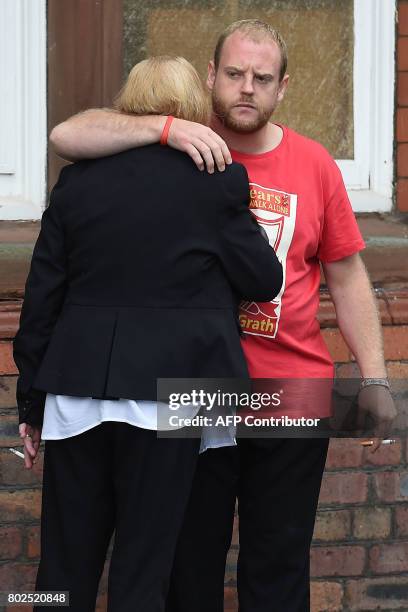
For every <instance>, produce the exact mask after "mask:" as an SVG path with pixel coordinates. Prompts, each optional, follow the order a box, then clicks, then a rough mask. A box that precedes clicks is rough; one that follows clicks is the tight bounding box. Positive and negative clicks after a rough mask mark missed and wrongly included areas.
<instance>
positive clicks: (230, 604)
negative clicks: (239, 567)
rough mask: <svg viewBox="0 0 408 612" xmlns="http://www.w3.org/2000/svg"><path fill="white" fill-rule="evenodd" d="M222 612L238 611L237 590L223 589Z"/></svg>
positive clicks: (231, 588)
mask: <svg viewBox="0 0 408 612" xmlns="http://www.w3.org/2000/svg"><path fill="white" fill-rule="evenodd" d="M224 611H225V612H237V611H238V597H237V589H236V588H235V587H225V589H224Z"/></svg>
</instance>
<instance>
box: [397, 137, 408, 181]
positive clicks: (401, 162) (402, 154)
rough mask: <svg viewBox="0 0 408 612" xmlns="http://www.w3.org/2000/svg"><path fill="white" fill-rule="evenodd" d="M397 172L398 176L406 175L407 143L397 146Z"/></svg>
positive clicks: (407, 161)
mask: <svg viewBox="0 0 408 612" xmlns="http://www.w3.org/2000/svg"><path fill="white" fill-rule="evenodd" d="M397 173H398V177H407V176H408V144H407V143H403V144H399V145H398V146H397Z"/></svg>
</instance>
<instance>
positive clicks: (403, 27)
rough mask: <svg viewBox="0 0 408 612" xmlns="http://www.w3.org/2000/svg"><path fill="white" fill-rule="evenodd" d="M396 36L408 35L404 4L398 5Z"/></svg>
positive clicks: (407, 19) (406, 6)
mask: <svg viewBox="0 0 408 612" xmlns="http://www.w3.org/2000/svg"><path fill="white" fill-rule="evenodd" d="M398 34H399V35H400V36H404V35H405V36H406V35H408V4H407V3H405V2H399V4H398Z"/></svg>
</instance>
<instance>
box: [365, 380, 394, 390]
mask: <svg viewBox="0 0 408 612" xmlns="http://www.w3.org/2000/svg"><path fill="white" fill-rule="evenodd" d="M371 385H379V386H380V387H386V388H387V389H390V388H391V387H390V383H389V382H388V378H363V380H362V381H361V383H360V391H361V389H364V387H370V386H371Z"/></svg>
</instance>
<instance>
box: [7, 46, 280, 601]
mask: <svg viewBox="0 0 408 612" xmlns="http://www.w3.org/2000/svg"><path fill="white" fill-rule="evenodd" d="M116 107H117V108H118V109H119V110H121V111H126V112H128V113H136V114H149V113H154V114H157V113H160V114H164V115H167V116H168V117H169V119H168V120H167V121H166V129H165V130H164V134H163V136H162V143H163V144H165V141H166V134H167V133H168V130H169V129H171V117H172V116H174V117H179V118H183V119H188V120H190V121H201V122H204V121H206V117H207V102H206V97H205V93H204V91H203V87H202V85H201V83H200V80H199V77H198V75H197V73H196V71H195V70H194V68H193V67H192V66H191V65H190V64H189V63H188V62H187V61H186V60H185V59H183V58H172V57H167V56H166V57H155V58H151V59H148V60H144V61H143V62H140V63H139V64H137V65H136V66H135V67H134V68H133V69H132V71H131V73H130V75H129V77H128V80H127V82H126V84H125V86H124V88H123V90H122V91H121V92H120V94H119V96H118V98H117V101H116ZM281 281H282V271H281V266H280V264H279V263H278V261H277V259H276V256H275V253H274V251H273V250H272V249H271V248H270V247H269V246H268V244H267V243H266V242H265V241H264V239H263V238H262V236H261V234H260V232H259V230H258V228H257V226H256V225H255V224H254V223H253V222H252V220H251V217H250V213H249V211H248V181H247V175H246V172H245V170H244V168H243V167H242V166H240V165H238V164H232V165H231V166H229V167H228V168H227V170H226V171H225V172H224V173H215V174H214V175H213V176H210V175H208V174H207V173H202V172H199V171H198V170H197V168H196V167H195V165H194V163H193V162H192V160H191V159H190V158H189V157H188V156H186V155H184V154H183V153H180V152H178V151H175V150H172V149H170V148H168V147H166V146H161V145H151V146H147V147H144V148H139V149H132V150H128V151H125V152H123V153H120V154H117V155H112V156H110V157H105V158H100V159H97V160H87V161H81V162H78V163H75V164H73V165H71V166H68V167H66V168H64V169H63V170H62V172H61V175H60V178H59V180H58V183H57V185H56V186H55V188H54V190H53V192H52V195H51V201H50V205H49V207H48V208H47V210H46V211H45V213H44V215H43V219H42V227H41V233H40V235H39V238H38V241H37V244H36V246H35V250H34V254H33V259H32V265H31V270H30V274H29V277H28V280H27V284H26V293H25V300H24V305H23V309H22V315H21V321H20V329H19V331H18V334H17V336H16V339H15V344H14V356H15V361H16V363H17V366H18V368H19V372H20V376H19V379H18V386H17V401H18V409H19V423H20V435H21V436H22V437H23V438H24V444H25V457H26V458H25V463H26V467H27V468H31V466H32V462H33V460H34V458H35V456H36V454H37V452H38V446H39V443H40V439H41V437H42V438H43V439H44V440H45V454H44V479H43V505H42V518H41V529H42V534H41V547H42V551H41V562H40V566H39V571H38V576H37V583H36V589H37V590H42V591H52V590H54V591H69V594H70V610H73V611H76V612H88V611H89V612H91V611H93V610H94V609H95V600H96V594H97V589H98V583H99V579H100V576H101V573H102V570H103V566H104V562H105V558H106V553H107V549H108V545H109V541H110V539H111V536H112V534H113V532H115V537H114V545H113V549H112V557H111V562H110V571H109V592H108V610H109V611H110V612H128V611H132V612H133V611H134V610H141V611H143V612H161V611H163V610H164V602H165V597H166V593H167V589H168V583H169V576H170V571H171V565H172V560H173V556H174V551H175V545H176V540H177V535H178V533H179V530H180V527H181V522H182V518H183V513H184V510H185V507H186V503H187V499H188V495H189V491H190V488H191V482H192V478H193V473H194V467H195V463H196V459H197V455H198V448H199V441H198V440H195V439H174V438H172V439H163V438H158V437H157V432H156V431H155V430H156V427H157V405H156V401H155V400H156V381H157V378H161V377H164V378H171V377H175V378H181V377H183V378H198V377H206V378H208V377H247V376H248V372H247V367H246V363H245V359H244V356H243V353H242V350H241V346H240V339H239V331H238V326H237V317H236V307H237V298H238V296H239V297H242V298H245V299H247V300H256V301H265V300H270V299H272V298H273V297H274V296H275V295H276V294H277V293H278V291H279V289H280V286H281ZM34 609H35V610H41V609H42V607H41V605H40V606H37V607H35V608H34Z"/></svg>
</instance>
